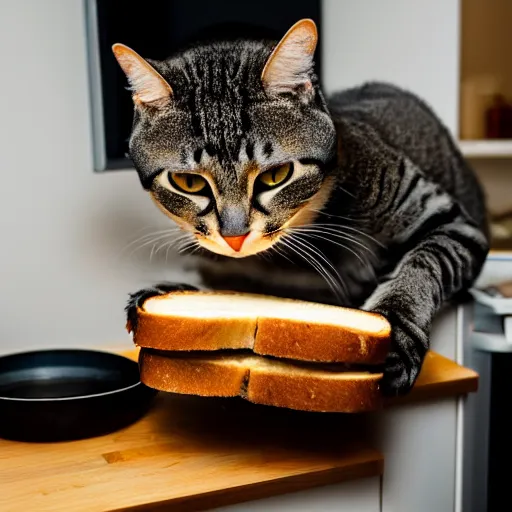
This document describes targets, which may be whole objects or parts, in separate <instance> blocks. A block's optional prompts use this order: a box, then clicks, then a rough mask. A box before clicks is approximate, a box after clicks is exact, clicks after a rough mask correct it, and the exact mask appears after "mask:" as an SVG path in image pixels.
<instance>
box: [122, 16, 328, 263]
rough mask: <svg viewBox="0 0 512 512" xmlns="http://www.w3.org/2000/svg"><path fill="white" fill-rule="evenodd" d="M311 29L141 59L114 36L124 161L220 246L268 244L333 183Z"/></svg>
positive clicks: (167, 207) (244, 251) (209, 243)
mask: <svg viewBox="0 0 512 512" xmlns="http://www.w3.org/2000/svg"><path fill="white" fill-rule="evenodd" d="M316 45H317V30H316V26H315V24H314V22H313V21H311V20H301V21H299V22H298V23H296V24H295V25H294V26H293V27H292V28H291V29H290V30H289V31H288V32H287V33H286V34H285V36H284V37H283V38H282V39H281V41H280V42H279V43H278V44H272V43H267V42H261V41H230V42H215V43H209V44H203V45H199V46H195V47H192V48H189V49H187V50H185V51H183V52H181V53H179V54H177V55H175V56H173V57H171V58H170V59H168V60H165V61H153V60H145V59H143V58H142V57H140V56H139V55H138V54H136V53H135V52H134V51H133V50H131V49H130V48H127V47H126V46H124V45H121V44H116V45H114V47H113V51H114V54H115V56H116V58H117V60H118V62H119V64H120V66H121V68H122V69H123V71H124V72H125V74H126V76H127V77H128V81H129V83H130V86H131V90H132V98H133V102H134V106H135V107H134V124H133V130H132V133H131V136H130V141H129V150H130V157H131V159H132V160H133V163H134V165H135V168H136V169H137V172H138V173H139V177H140V179H141V182H142V185H143V187H144V188H145V189H146V190H148V191H149V192H150V194H151V196H152V198H153V199H154V201H155V202H156V203H157V205H158V206H159V207H160V209H161V210H162V211H163V212H164V213H165V214H166V215H168V216H169V217H171V218H172V219H173V220H175V221H176V222H177V223H178V224H179V225H180V226H181V227H183V228H184V229H185V230H188V231H190V232H192V233H194V235H195V236H196V237H197V240H198V242H199V244H200V245H201V246H202V247H204V248H206V249H208V250H210V251H212V252H214V253H218V254H222V255H225V256H231V257H244V256H249V255H253V254H256V253H259V252H262V251H265V250H267V249H268V248H269V247H271V246H272V245H273V244H274V243H276V241H277V240H278V239H279V237H280V236H282V234H283V232H284V231H283V230H284V229H286V228H287V227H292V226H296V225H303V224H307V223H310V222H311V221H312V220H313V218H314V217H315V216H316V211H317V210H319V209H320V208H322V207H323V206H324V204H325V202H326V201H327V199H328V197H329V195H330V192H331V189H332V177H331V176H330V175H329V171H330V168H331V164H332V162H333V160H334V158H335V154H336V135H335V129H334V125H333V122H332V120H331V118H330V116H329V113H328V111H327V107H326V105H325V102H324V99H323V97H322V93H321V91H320V88H319V86H318V83H317V77H316V75H315V73H314V70H313V55H314V52H315V48H316Z"/></svg>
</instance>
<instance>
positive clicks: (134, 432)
mask: <svg viewBox="0 0 512 512" xmlns="http://www.w3.org/2000/svg"><path fill="white" fill-rule="evenodd" d="M127 355H129V356H131V357H134V358H135V357H137V353H136V352H135V351H130V352H129V353H128V354H127ZM477 384H478V377H477V375H476V374H475V373H474V372H473V371H471V370H468V369H466V368H463V367H461V366H459V365H457V364H456V363H454V362H453V361H451V360H449V359H447V358H445V357H443V356H441V355H439V354H437V353H435V352H431V353H429V354H428V356H427V359H426V361H425V364H424V367H423V370H422V373H421V375H420V377H419V380H418V381H417V384H416V386H415V388H414V391H413V392H412V393H411V395H410V396H408V397H407V398H404V399H399V400H390V401H388V402H387V404H386V408H400V407H401V404H402V403H404V404H411V403H421V402H424V401H437V400H442V399H445V398H447V397H455V396H458V395H462V394H465V393H468V392H472V391H475V390H476V388H477ZM406 406H407V405H406ZM374 414H375V413H371V414H363V415H336V414H313V413H301V412H296V411H289V410H284V409H277V408H270V407H264V406H257V405H253V404H250V403H247V402H245V401H243V400H238V399H203V398H197V397H187V396H174V395H168V394H165V393H160V394H159V395H158V396H157V399H156V400H155V403H154V405H153V407H152V409H151V410H150V411H149V413H148V414H147V415H146V416H145V417H144V418H142V419H141V420H140V421H138V422H137V423H135V424H133V425H131V426H130V427H128V428H125V429H123V430H121V431H118V432H114V433H112V434H110V435H106V436H102V437H98V438H93V439H87V440H82V441H74V442H67V443H56V444H27V443H17V442H10V441H4V440H0V510H1V511H2V512H11V511H12V512H14V511H23V512H26V511H30V512H36V511H51V512H59V511H64V510H65V511H69V510H72V511H73V512H80V511H87V512H95V511H113V510H137V511H142V510H144V511H146V510H152V511H154V510H173V511H174V510H205V509H211V508H215V507H223V506H227V505H230V504H236V503H242V502H247V501H252V500H257V499H262V498H267V497H270V496H276V495H284V494H287V493H292V494H293V493H294V492H295V491H299V490H302V491H304V490H306V489H312V488H314V487H320V486H329V485H332V484H339V483H340V482H354V481H355V480H356V479H362V481H369V480H368V479H369V478H371V477H374V478H375V480H374V481H375V482H376V483H378V482H379V481H380V476H381V475H382V474H383V472H384V456H383V454H382V452H381V451H380V450H379V449H376V448H375V447H374V444H373V441H371V439H372V436H371V435H369V434H370V433H369V430H371V429H370V428H369V427H370V425H371V424H372V423H373V420H372V415H374ZM35 421H37V419H36V418H35ZM363 492H366V491H363ZM368 492H370V491H368ZM359 494H361V493H359ZM374 498H375V501H374V503H375V506H377V505H376V504H377V503H378V502H379V490H378V488H377V487H376V488H375V493H374ZM372 499H373V498H372ZM228 508H229V507H228ZM282 510H285V509H284V508H283V509H282ZM287 510H288V509H287ZM343 510H345V509H343ZM365 510H375V508H371V507H370V508H368V509H366V508H365ZM378 510H380V508H379V509H378Z"/></svg>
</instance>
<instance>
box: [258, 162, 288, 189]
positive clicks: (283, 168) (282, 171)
mask: <svg viewBox="0 0 512 512" xmlns="http://www.w3.org/2000/svg"><path fill="white" fill-rule="evenodd" d="M291 170H292V166H291V164H289V163H288V164H283V165H280V166H278V167H273V168H272V169H269V170H268V171H265V172H263V173H261V174H260V175H259V176H258V179H259V180H260V181H261V183H263V185H265V186H267V187H277V185H281V183H283V182H284V181H285V180H286V179H287V178H288V177H289V176H290V175H291Z"/></svg>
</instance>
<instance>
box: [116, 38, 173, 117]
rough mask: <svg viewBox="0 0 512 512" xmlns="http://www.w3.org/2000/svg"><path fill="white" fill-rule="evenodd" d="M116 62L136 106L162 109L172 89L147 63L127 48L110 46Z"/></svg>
mask: <svg viewBox="0 0 512 512" xmlns="http://www.w3.org/2000/svg"><path fill="white" fill-rule="evenodd" d="M112 51H113V52H114V55H115V57H116V59H117V62H118V63H119V65H120V66H121V69H122V70H123V71H124V73H125V75H126V77H127V78H128V82H129V84H130V88H131V90H132V98H133V102H134V103H135V104H136V105H150V106H154V107H164V106H166V105H168V104H169V103H170V101H171V98H172V88H171V86H170V85H169V84H168V83H167V82H166V80H165V79H164V78H163V77H162V75H160V73H158V71H156V69H155V68H153V66H151V65H150V64H149V62H148V61H147V60H145V59H143V58H142V57H141V56H140V55H139V54H138V53H136V52H134V51H133V50H132V49H131V48H128V46H125V45H124V44H120V43H117V44H115V45H114V46H112Z"/></svg>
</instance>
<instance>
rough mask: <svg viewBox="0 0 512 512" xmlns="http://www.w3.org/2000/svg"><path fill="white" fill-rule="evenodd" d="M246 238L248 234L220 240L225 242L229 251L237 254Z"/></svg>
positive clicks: (225, 237)
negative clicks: (229, 248)
mask: <svg viewBox="0 0 512 512" xmlns="http://www.w3.org/2000/svg"><path fill="white" fill-rule="evenodd" d="M247 236H248V234H247V235H242V236H224V237H222V238H224V240H226V243H227V244H228V245H229V246H230V247H231V249H233V250H235V251H236V252H238V251H239V250H240V249H241V248H242V245H243V244H244V241H245V239H246V238H247Z"/></svg>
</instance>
